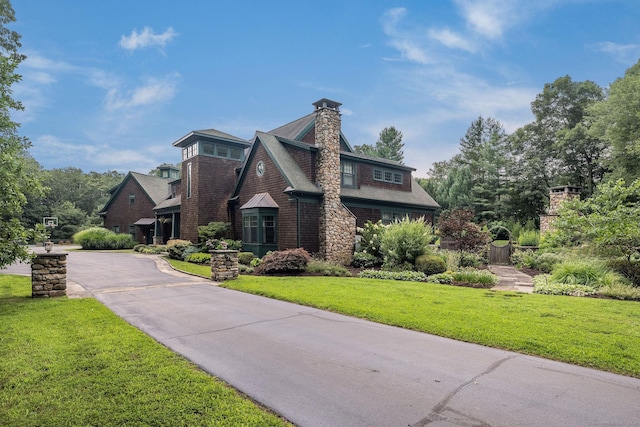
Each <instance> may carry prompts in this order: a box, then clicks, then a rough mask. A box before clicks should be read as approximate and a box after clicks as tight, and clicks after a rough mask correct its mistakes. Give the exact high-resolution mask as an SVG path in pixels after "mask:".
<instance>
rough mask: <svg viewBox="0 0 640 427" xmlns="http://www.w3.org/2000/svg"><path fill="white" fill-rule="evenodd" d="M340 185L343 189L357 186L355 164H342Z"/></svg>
mask: <svg viewBox="0 0 640 427" xmlns="http://www.w3.org/2000/svg"><path fill="white" fill-rule="evenodd" d="M340 185H341V186H343V187H355V186H356V166H355V165H354V164H353V162H340Z"/></svg>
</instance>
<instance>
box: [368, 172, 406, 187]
mask: <svg viewBox="0 0 640 427" xmlns="http://www.w3.org/2000/svg"><path fill="white" fill-rule="evenodd" d="M373 179H374V180H376V181H382V182H390V183H392V184H402V182H403V179H402V173H401V172H395V171H391V170H386V169H374V170H373Z"/></svg>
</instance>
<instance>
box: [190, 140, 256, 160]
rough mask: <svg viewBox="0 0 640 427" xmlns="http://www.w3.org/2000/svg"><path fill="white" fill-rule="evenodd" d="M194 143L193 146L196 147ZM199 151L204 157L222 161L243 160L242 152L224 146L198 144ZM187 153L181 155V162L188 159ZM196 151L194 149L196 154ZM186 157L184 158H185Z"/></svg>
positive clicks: (239, 149) (206, 143)
mask: <svg viewBox="0 0 640 427" xmlns="http://www.w3.org/2000/svg"><path fill="white" fill-rule="evenodd" d="M197 144H198V143H195V144H194V145H197ZM200 151H201V152H202V154H204V155H205V156H212V157H222V158H223V159H233V160H244V159H243V158H244V150H243V149H242V148H238V147H233V146H230V145H225V144H214V143H213V142H200ZM189 154H190V153H189V152H188V151H187V153H186V154H184V155H183V160H186V159H187V158H189V157H190V156H189ZM195 154H198V153H197V149H196V153H195ZM185 156H186V157H185Z"/></svg>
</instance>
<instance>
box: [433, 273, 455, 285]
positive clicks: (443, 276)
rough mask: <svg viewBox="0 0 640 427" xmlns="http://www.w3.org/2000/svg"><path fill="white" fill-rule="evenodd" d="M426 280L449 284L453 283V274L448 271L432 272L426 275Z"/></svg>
mask: <svg viewBox="0 0 640 427" xmlns="http://www.w3.org/2000/svg"><path fill="white" fill-rule="evenodd" d="M427 282H430V283H440V284H441V285H450V284H451V283H453V274H451V273H450V272H449V273H440V274H432V275H431V276H428V277H427Z"/></svg>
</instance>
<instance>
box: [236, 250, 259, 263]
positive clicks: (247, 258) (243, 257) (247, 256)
mask: <svg viewBox="0 0 640 427" xmlns="http://www.w3.org/2000/svg"><path fill="white" fill-rule="evenodd" d="M255 257H256V256H255V255H254V254H253V252H238V263H239V264H243V265H250V264H251V261H252V260H253V259H254V258H255Z"/></svg>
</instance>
